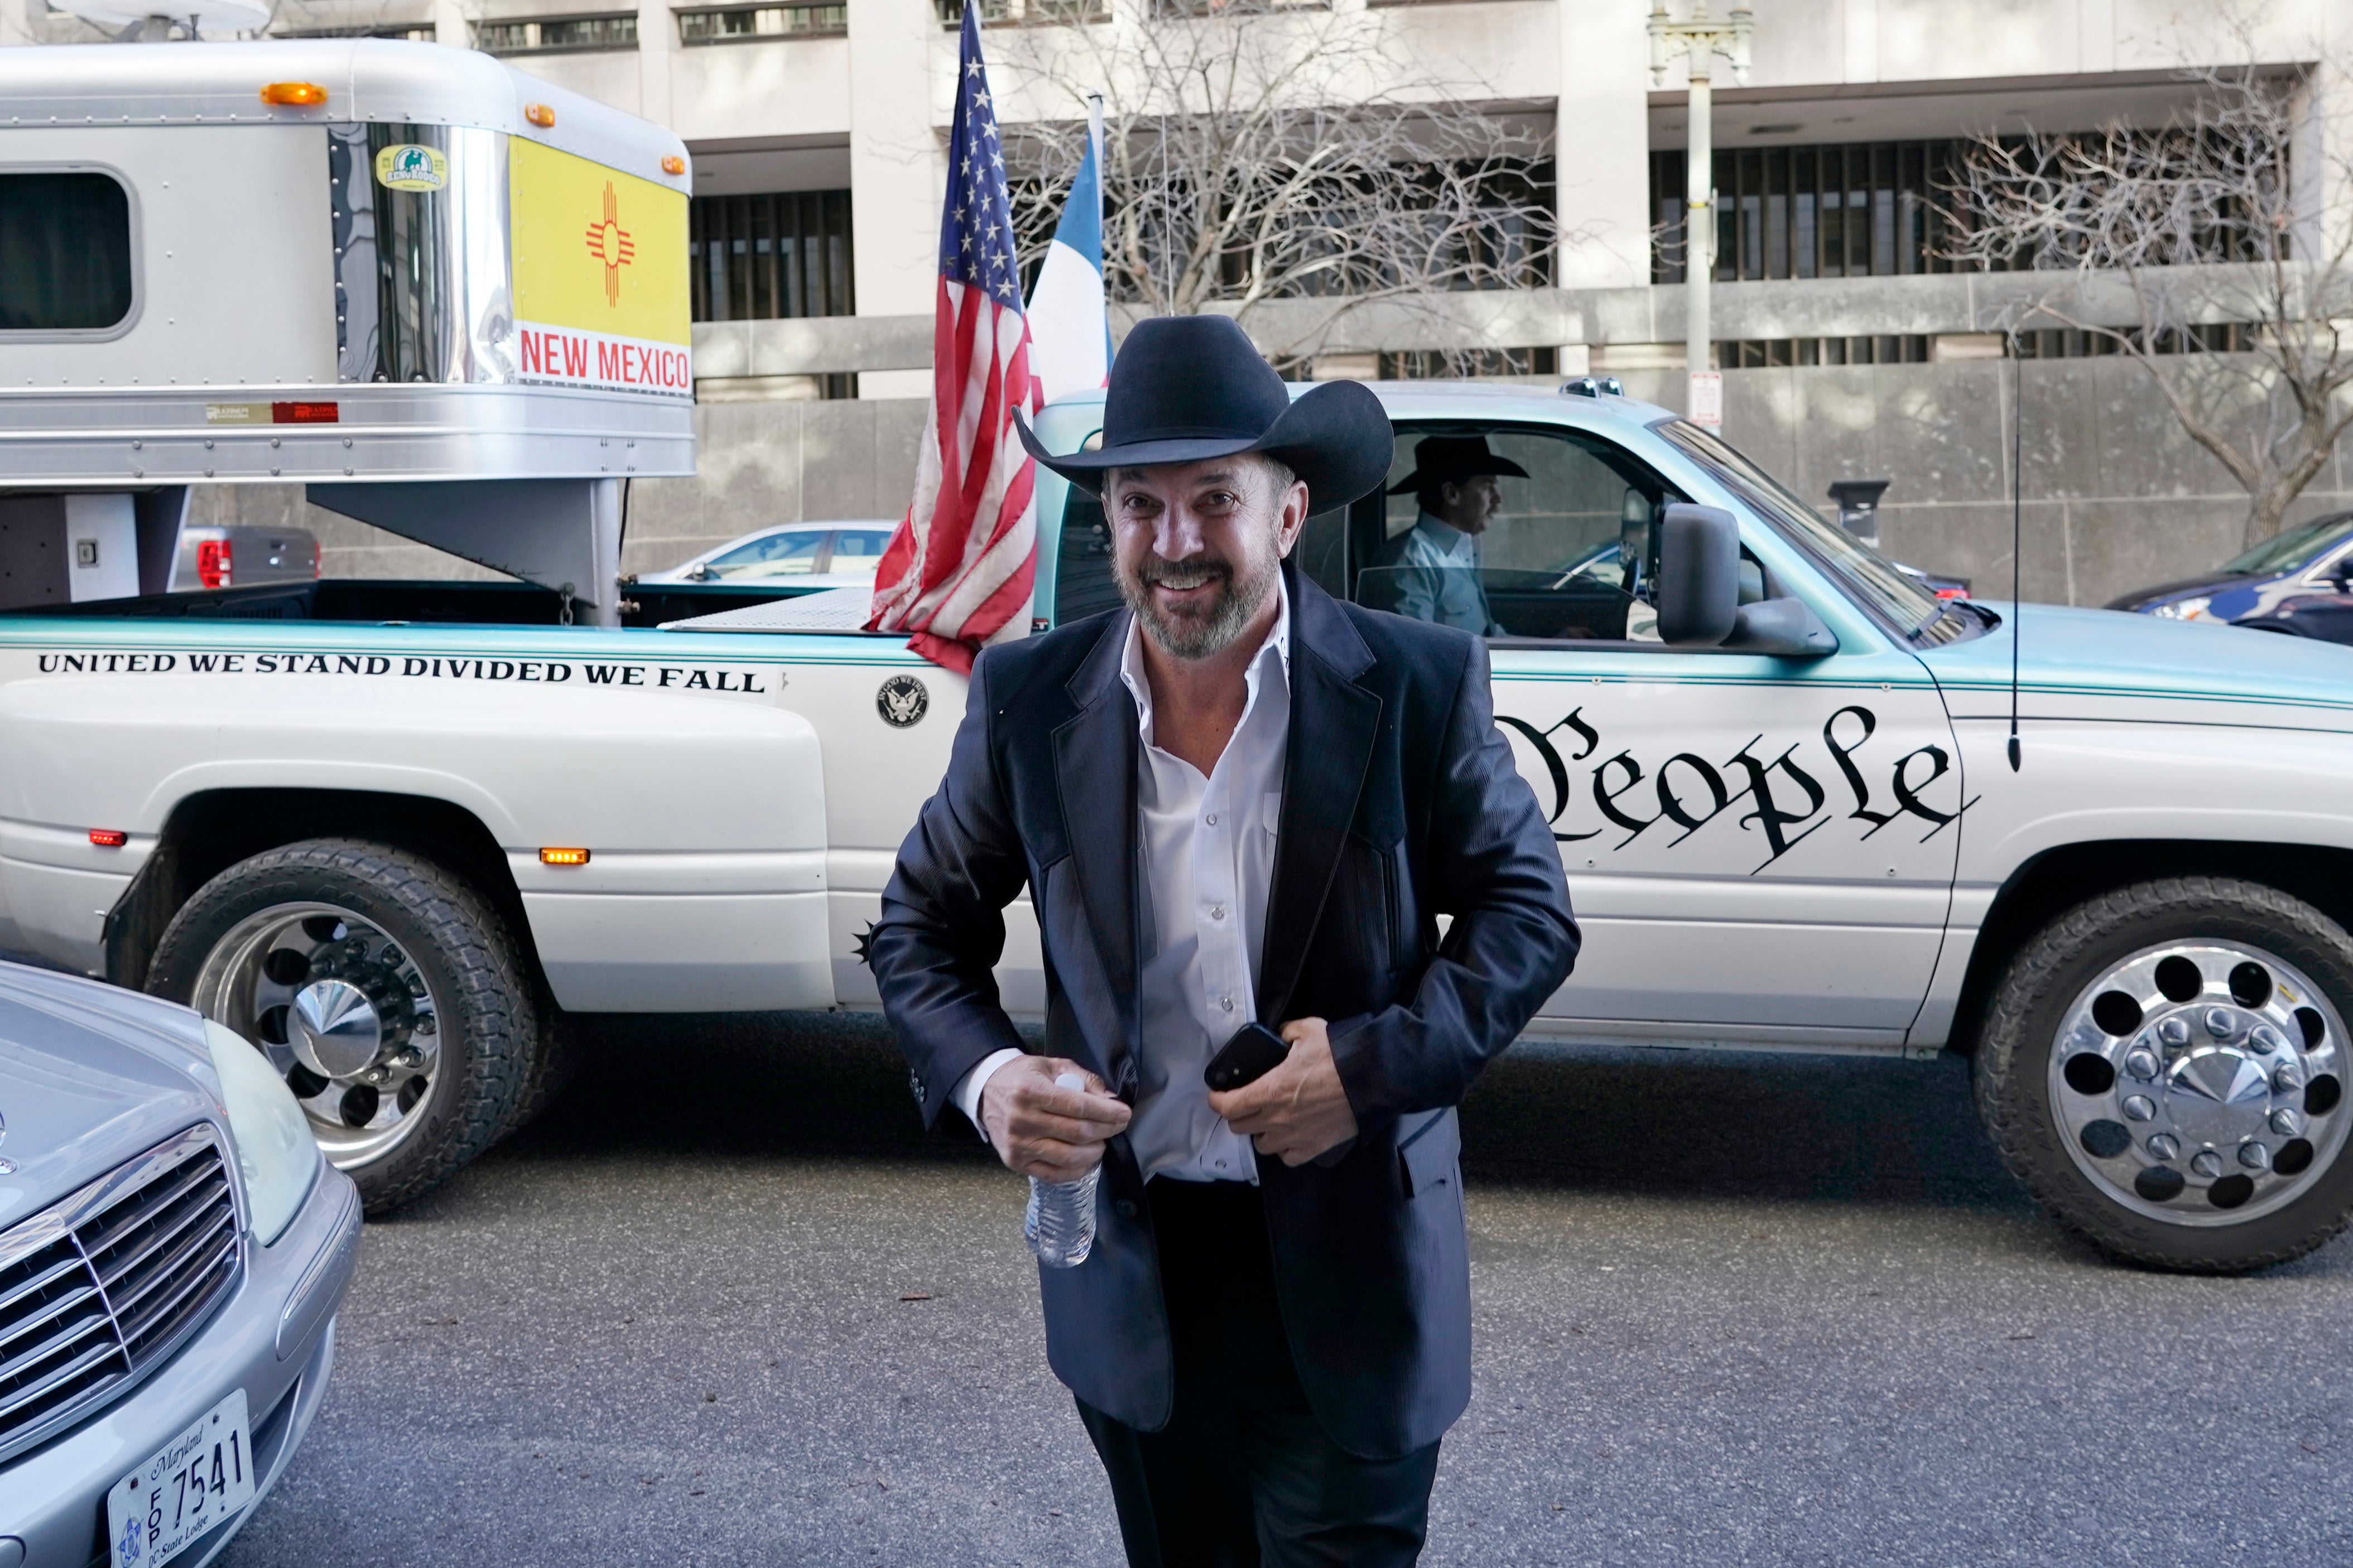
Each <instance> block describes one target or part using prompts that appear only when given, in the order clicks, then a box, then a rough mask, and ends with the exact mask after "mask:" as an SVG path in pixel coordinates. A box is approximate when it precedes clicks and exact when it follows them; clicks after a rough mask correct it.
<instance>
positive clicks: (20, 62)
mask: <svg viewBox="0 0 2353 1568" xmlns="http://www.w3.org/2000/svg"><path fill="white" fill-rule="evenodd" d="M0 102H5V106H6V111H7V112H6V114H5V118H0V203H5V205H6V206H7V208H8V211H9V213H10V216H11V219H12V223H13V224H14V226H16V227H17V228H18V229H19V232H20V234H23V235H25V236H26V237H27V238H26V239H25V240H20V241H19V243H31V244H35V245H37V246H40V247H43V252H42V253H43V255H44V256H45V258H47V259H48V260H49V261H50V262H51V263H52V264H53V265H52V266H51V267H50V268H47V276H48V277H49V279H51V280H50V281H47V282H41V281H24V282H20V283H19V284H16V285H13V286H12V285H7V284H0V517H5V518H6V519H7V520H8V521H10V522H11V523H13V524H15V525H16V529H17V531H19V532H22V533H24V534H26V536H27V537H31V536H36V535H37V534H38V533H39V532H40V531H42V530H43V529H44V528H47V529H50V530H52V531H59V532H60V533H61V532H62V531H65V530H66V526H67V524H66V519H65V510H66V509H65V507H64V505H63V503H62V498H63V497H64V496H66V495H68V494H75V495H79V496H80V497H82V498H84V499H83V500H81V501H80V502H79V504H78V505H77V506H76V508H75V509H74V510H76V511H77V512H78V513H79V520H78V521H88V522H89V525H90V528H95V529H97V530H98V531H99V533H100V534H102V535H106V536H107V537H99V536H98V535H93V534H90V532H89V531H88V530H86V529H85V530H79V531H77V537H78V538H84V539H95V540H96V548H97V549H98V550H99V551H100V552H101V553H103V552H106V551H107V550H108V549H109V547H110V546H116V547H119V548H121V549H135V551H136V552H137V555H138V558H139V562H140V567H141V572H140V577H141V582H142V587H144V588H145V589H146V590H147V591H149V592H161V591H162V590H163V589H164V586H165V585H166V583H167V581H168V573H169V566H170V556H171V552H172V546H173V542H174V538H175V537H176V532H177V529H178V525H179V522H180V521H181V519H182V518H183V517H184V515H185V502H186V496H187V491H188V489H190V488H191V487H194V486H197V485H204V484H225V483H233V482H237V481H241V480H242V481H273V480H274V481H277V482H280V483H284V482H290V481H302V482H305V483H307V484H308V485H309V486H310V492H309V493H310V499H311V500H312V501H314V502H316V503H318V504H320V505H322V506H325V507H327V508H329V509H331V510H337V511H341V512H343V513H345V514H347V515H350V516H353V517H358V518H361V519H363V520H364V521H368V522H372V523H375V524H376V525H377V526H379V527H382V528H385V529H388V530H390V531H394V532H396V533H399V534H402V535H405V536H406V537H409V538H413V539H417V540H420V541H422V542H426V543H429V544H433V545H436V546H438V547H439V548H442V549H445V550H449V551H452V552H456V553H458V554H460V555H463V556H466V557H468V558H470V559H472V560H475V561H479V562H481V563H484V564H487V565H491V566H494V567H497V568H500V569H501V570H504V571H507V572H511V573H513V574H516V575H518V576H521V577H522V578H524V579H525V580H526V581H530V582H533V583H537V584H542V585H543V587H545V588H548V589H551V590H555V591H557V592H558V593H559V594H565V593H568V595H569V598H570V600H571V601H574V602H575V603H576V605H577V607H578V610H579V614H580V617H581V618H583V619H586V620H595V621H600V622H603V623H606V624H617V622H618V616H619V609H618V597H619V595H618V590H617V584H616V581H615V579H616V577H617V564H618V552H619V531H620V526H621V516H620V510H621V506H620V493H619V486H620V483H621V481H623V480H625V479H630V478H632V477H637V476H648V477H651V476H656V475H681V474H691V472H692V471H693V468H694V447H693V424H692V416H693V408H692V388H693V379H692V369H691V361H690V357H689V343H688V305H687V300H688V292H687V277H686V226H687V216H686V214H687V195H688V192H689V190H690V189H691V174H690V170H689V164H688V160H687V153H686V148H685V145H684V144H683V143H682V142H680V141H679V140H678V138H677V137H675V136H673V135H671V134H670V132H667V131H665V130H663V129H661V128H660V127H659V126H656V125H653V124H650V123H649V122H647V121H641V120H638V119H637V118H635V117H634V116H631V115H628V114H624V113H622V112H620V111H619V110H614V109H611V108H608V107H607V106H606V105H604V104H600V103H597V102H596V101H595V100H590V99H586V98H583V97H581V96H579V95H578V94H575V93H571V92H566V91H565V90H564V89H561V88H558V87H554V86H553V85H551V84H548V83H546V82H543V81H540V80H537V79H534V78H532V77H529V76H525V75H524V74H522V72H520V71H517V70H515V69H513V68H511V67H509V66H507V65H505V64H503V63H502V62H501V61H498V60H495V59H492V58H490V57H489V56H486V55H481V54H477V53H474V52H472V51H470V50H462V49H451V48H446V47H440V46H438V45H432V44H416V43H406V42H397V41H391V40H381V39H315V40H272V41H267V42H256V43H233V44H229V43H225V44H182V45H154V46H143V47H140V46H117V45H84V46H66V47H31V48H10V49H0ZM100 495H105V496H111V497H112V498H113V499H112V500H109V501H106V502H103V503H97V502H93V501H92V500H90V499H89V498H91V497H94V496H100ZM18 602H23V599H22V595H21V592H20V595H19V601H18Z"/></svg>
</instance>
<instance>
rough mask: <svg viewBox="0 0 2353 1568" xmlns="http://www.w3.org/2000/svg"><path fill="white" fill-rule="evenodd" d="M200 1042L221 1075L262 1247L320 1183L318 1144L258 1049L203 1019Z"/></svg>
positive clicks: (282, 1081)
mask: <svg viewBox="0 0 2353 1568" xmlns="http://www.w3.org/2000/svg"><path fill="white" fill-rule="evenodd" d="M205 1039H206V1041H207V1042H208V1043H209V1044H210V1045H211V1046H212V1048H213V1066H214V1068H216V1069H217V1070H218V1072H219V1073H220V1080H221V1099H222V1100H223V1101H224V1102H225V1103H226V1104H227V1106H228V1131H229V1136H230V1138H231V1139H232V1140H233V1141H234V1142H236V1144H237V1169H238V1170H239V1171H241V1172H243V1173H245V1197H246V1202H247V1203H248V1205H250V1206H251V1208H252V1211H253V1213H252V1220H253V1238H254V1239H255V1240H256V1241H259V1243H261V1245H262V1246H264V1247H267V1246H269V1244H270V1243H271V1242H273V1241H276V1240H277V1239H278V1237H280V1235H281V1234H282V1233H283V1232H284V1231H285V1229H286V1226H287V1225H288V1224H289V1223H290V1221H291V1220H292V1219H293V1218H294V1211H295V1210H297V1209H299V1208H301V1206H302V1200H303V1199H304V1198H307V1197H309V1196H310V1195H311V1183H312V1182H315V1181H317V1180H318V1179H319V1159H320V1156H319V1145H318V1142H317V1141H316V1140H315V1139H313V1138H312V1137H311V1125H310V1123H309V1122H308V1121H305V1120H304V1118H303V1115H302V1108H301V1106H300V1105H297V1104H296V1103H295V1102H294V1092H293V1090H291V1089H288V1088H287V1087H286V1081H285V1079H281V1078H280V1077H279V1076H278V1074H277V1073H276V1072H275V1071H273V1070H272V1069H271V1068H270V1066H269V1058H268V1057H265V1056H263V1055H262V1054H261V1052H260V1050H259V1047H255V1046H253V1045H252V1044H250V1043H249V1042H248V1041H246V1040H245V1039H243V1038H241V1037H238V1036H237V1035H235V1034H233V1033H231V1032H230V1031H229V1030H227V1029H225V1028H223V1027H221V1026H219V1025H218V1024H216V1023H214V1022H213V1021H212V1020H211V1019H209V1018H207V1019H206V1020H205Z"/></svg>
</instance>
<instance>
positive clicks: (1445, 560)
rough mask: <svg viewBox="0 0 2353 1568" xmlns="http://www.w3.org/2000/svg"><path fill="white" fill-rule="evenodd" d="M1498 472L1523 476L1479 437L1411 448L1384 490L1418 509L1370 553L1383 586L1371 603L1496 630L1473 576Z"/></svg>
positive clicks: (1496, 504) (1477, 631) (1426, 441)
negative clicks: (1403, 472)
mask: <svg viewBox="0 0 2353 1568" xmlns="http://www.w3.org/2000/svg"><path fill="white" fill-rule="evenodd" d="M1506 476H1508V477H1510V478H1514V479H1526V478H1527V477H1528V471H1527V470H1526V469H1525V468H1522V467H1520V466H1519V465H1518V464H1517V463H1514V461H1512V460H1511V459H1510V458H1503V457H1498V456H1496V455H1495V454H1494V453H1493V452H1491V451H1489V450H1488V449H1487V437H1484V436H1425V437H1422V439H1421V442H1420V444H1419V445H1418V446H1417V447H1414V449H1413V472H1411V473H1409V474H1408V475H1407V476H1406V477H1405V478H1404V479H1400V480H1398V482H1397V483H1396V484H1393V485H1391V486H1390V487H1389V490H1388V493H1389V494H1391V495H1393V496H1403V495H1409V496H1412V497H1414V498H1415V499H1416V500H1419V502H1420V503H1421V515H1420V516H1419V517H1418V518H1416V519H1414V523H1413V526H1412V527H1411V528H1409V529H1407V530H1406V531H1404V532H1403V533H1400V534H1398V536H1397V537H1396V538H1395V539H1392V540H1390V541H1389V542H1388V543H1387V544H1385V545H1383V546H1382V547H1381V552H1380V553H1379V555H1378V556H1377V557H1376V558H1375V559H1374V562H1373V565H1374V569H1375V570H1376V572H1377V573H1379V574H1380V578H1379V579H1377V580H1376V582H1377V586H1378V587H1380V588H1381V589H1383V590H1384V592H1382V593H1381V594H1380V595H1379V596H1378V597H1377V599H1376V602H1377V603H1379V604H1381V605H1382V606H1383V607H1384V608H1387V609H1392V610H1395V611H1396V612H1397V613H1398V615H1401V616H1412V617H1413V618H1414V619H1416V620H1419V621H1436V622H1437V623H1438V624H1439V625H1440V626H1460V627H1461V628H1462V629H1463V630H1464V631H1466V632H1470V633H1472V634H1473V635H1474V636H1478V637H1501V636H1503V635H1504V628H1503V626H1500V625H1498V624H1497V623H1496V620H1495V617H1494V616H1493V614H1492V613H1490V612H1489V610H1488V608H1487V587H1486V584H1485V583H1484V582H1483V581H1482V579H1481V577H1480V575H1479V574H1480V570H1481V568H1480V563H1479V536H1480V535H1481V534H1482V533H1484V532H1486V531H1487V525H1488V524H1489V523H1491V522H1493V521H1495V514H1496V513H1497V512H1499V511H1501V510H1503V509H1504V487H1503V483H1502V480H1503V479H1504V477H1506ZM1381 579H1386V581H1385V582H1384V581H1382V580H1381Z"/></svg>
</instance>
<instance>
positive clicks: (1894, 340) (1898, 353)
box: [1715, 332, 1932, 370]
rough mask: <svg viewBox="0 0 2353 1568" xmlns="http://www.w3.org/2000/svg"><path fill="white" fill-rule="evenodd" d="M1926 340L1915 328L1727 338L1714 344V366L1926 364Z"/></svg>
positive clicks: (1747, 368) (1720, 368) (1927, 351)
mask: <svg viewBox="0 0 2353 1568" xmlns="http://www.w3.org/2000/svg"><path fill="white" fill-rule="evenodd" d="M1931 357H1932V356H1931V354H1930V353H1929V340H1928V338H1927V337H1926V335H1924V334H1921V333H1917V332H1899V333H1895V334H1893V335H1882V336H1879V337H1871V338H1729V339H1724V340H1721V341H1719V342H1717V343H1716V345H1715V368H1716V369H1718V370H1770V369H1777V368H1778V367H1780V366H1782V365H1804V364H1926V363H1927V362H1928V360H1929V359H1930V358H1931Z"/></svg>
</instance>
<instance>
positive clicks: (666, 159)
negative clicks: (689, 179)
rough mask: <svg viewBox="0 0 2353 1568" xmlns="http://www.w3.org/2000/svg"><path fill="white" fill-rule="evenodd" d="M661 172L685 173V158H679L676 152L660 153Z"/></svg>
mask: <svg viewBox="0 0 2353 1568" xmlns="http://www.w3.org/2000/svg"><path fill="white" fill-rule="evenodd" d="M662 173H663V174H685V173H686V160H685V159H683V158H681V157H680V156H679V155H678V154H677V153H663V154H662Z"/></svg>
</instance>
